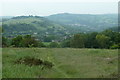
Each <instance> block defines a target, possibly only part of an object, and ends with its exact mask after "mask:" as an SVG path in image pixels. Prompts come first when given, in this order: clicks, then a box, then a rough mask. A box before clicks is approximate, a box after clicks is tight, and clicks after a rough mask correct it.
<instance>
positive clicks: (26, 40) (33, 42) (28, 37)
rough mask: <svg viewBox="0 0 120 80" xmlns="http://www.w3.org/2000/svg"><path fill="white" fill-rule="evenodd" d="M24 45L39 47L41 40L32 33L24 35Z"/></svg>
mask: <svg viewBox="0 0 120 80" xmlns="http://www.w3.org/2000/svg"><path fill="white" fill-rule="evenodd" d="M22 46H23V47H38V46H39V42H38V41H36V40H35V38H33V37H32V36H31V35H26V36H24V38H23V40H22Z"/></svg>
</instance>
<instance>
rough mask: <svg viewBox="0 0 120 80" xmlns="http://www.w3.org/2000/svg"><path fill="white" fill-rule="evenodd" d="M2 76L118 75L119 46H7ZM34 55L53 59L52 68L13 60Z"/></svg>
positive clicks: (107, 76)
mask: <svg viewBox="0 0 120 80" xmlns="http://www.w3.org/2000/svg"><path fill="white" fill-rule="evenodd" d="M2 54H3V74H2V77H3V78H102V77H106V78H109V77H115V76H114V74H115V75H116V74H117V71H118V60H117V58H118V50H108V49H74V48H4V49H3V53H2ZM26 56H31V57H34V58H38V59H42V60H47V61H50V62H52V63H53V64H54V66H53V67H52V68H51V69H47V68H46V69H44V70H41V67H42V66H31V67H30V66H28V65H25V64H14V61H16V60H17V59H19V58H22V57H26Z"/></svg>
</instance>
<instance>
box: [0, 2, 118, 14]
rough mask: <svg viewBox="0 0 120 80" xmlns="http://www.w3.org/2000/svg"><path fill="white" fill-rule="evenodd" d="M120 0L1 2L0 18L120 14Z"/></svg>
mask: <svg viewBox="0 0 120 80" xmlns="http://www.w3.org/2000/svg"><path fill="white" fill-rule="evenodd" d="M118 1H119V0H103V1H102V0H0V16H21V15H36V16H48V15H52V14H57V13H74V14H112V13H117V12H118Z"/></svg>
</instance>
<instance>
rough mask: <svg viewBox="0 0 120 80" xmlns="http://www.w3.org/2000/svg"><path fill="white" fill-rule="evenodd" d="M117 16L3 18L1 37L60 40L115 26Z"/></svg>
mask: <svg viewBox="0 0 120 80" xmlns="http://www.w3.org/2000/svg"><path fill="white" fill-rule="evenodd" d="M117 20H118V19H117V14H103V15H102V14H101V15H90V14H69V13H63V14H55V15H51V16H45V17H40V16H17V17H8V18H6V17H5V18H3V20H2V27H3V31H4V33H3V35H4V36H7V37H14V36H17V35H26V34H31V35H33V36H37V37H38V38H42V37H45V36H52V37H53V36H56V37H58V39H59V40H60V38H63V37H66V35H72V34H75V33H81V32H84V33H88V32H100V31H103V30H105V29H112V30H113V29H114V30H117V28H115V26H117ZM0 23H1V22H0Z"/></svg>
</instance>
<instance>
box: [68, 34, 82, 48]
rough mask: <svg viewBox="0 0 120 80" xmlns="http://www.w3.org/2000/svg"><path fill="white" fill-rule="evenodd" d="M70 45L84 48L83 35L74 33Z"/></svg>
mask: <svg viewBox="0 0 120 80" xmlns="http://www.w3.org/2000/svg"><path fill="white" fill-rule="evenodd" d="M70 46H71V47H73V48H84V37H83V36H82V35H81V34H75V35H74V37H73V38H72V39H71V41H70Z"/></svg>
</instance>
